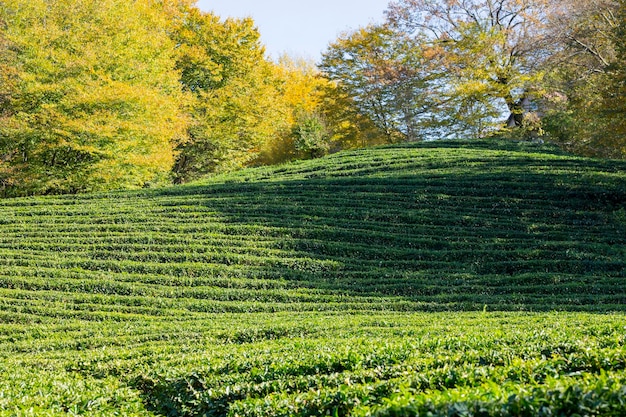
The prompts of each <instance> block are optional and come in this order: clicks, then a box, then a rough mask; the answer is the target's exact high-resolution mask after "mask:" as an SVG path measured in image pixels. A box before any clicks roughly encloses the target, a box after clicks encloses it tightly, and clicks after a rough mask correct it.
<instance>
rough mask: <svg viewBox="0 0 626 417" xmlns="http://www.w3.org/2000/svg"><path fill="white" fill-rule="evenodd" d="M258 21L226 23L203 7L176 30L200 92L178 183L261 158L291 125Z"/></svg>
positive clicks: (185, 70)
mask: <svg viewBox="0 0 626 417" xmlns="http://www.w3.org/2000/svg"><path fill="white" fill-rule="evenodd" d="M259 37H260V35H259V33H258V31H257V29H256V28H255V26H254V22H253V21H252V20H251V19H241V20H239V19H226V20H225V21H222V20H221V19H220V18H219V17H218V16H215V15H213V14H211V13H203V12H201V11H200V10H198V9H197V8H195V7H188V8H187V9H186V10H184V13H183V14H182V18H181V19H180V21H179V24H178V26H177V27H176V29H175V31H174V39H175V41H176V43H177V44H178V45H179V48H178V53H179V55H178V59H177V68H178V69H179V70H180V71H181V74H182V75H181V82H182V84H183V87H184V89H185V91H188V92H189V93H190V94H191V95H192V100H191V103H190V113H191V118H192V122H191V126H190V127H189V130H188V138H187V141H185V142H184V143H181V145H180V146H179V147H178V151H179V155H178V157H177V160H176V164H175V166H174V174H175V176H176V180H177V181H178V182H185V181H189V180H191V179H194V178H198V177H200V176H202V175H205V174H208V173H211V172H216V171H220V170H229V169H235V168H240V167H242V166H245V165H246V164H248V163H250V162H251V161H253V160H255V158H256V157H257V156H258V155H259V153H260V151H261V147H262V146H263V145H264V144H265V143H267V142H268V141H269V140H271V138H272V137H274V136H275V135H276V134H277V132H279V131H280V130H281V129H284V128H286V127H285V125H286V122H284V121H283V120H284V117H283V116H284V113H285V110H284V108H283V107H282V106H281V102H280V100H278V99H277V94H278V92H277V83H278V81H277V80H276V78H275V76H274V73H273V67H272V65H271V64H270V63H269V62H268V61H266V60H265V58H264V48H263V46H262V45H261V43H260V41H259Z"/></svg>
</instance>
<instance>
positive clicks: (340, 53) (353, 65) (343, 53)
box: [320, 25, 437, 142]
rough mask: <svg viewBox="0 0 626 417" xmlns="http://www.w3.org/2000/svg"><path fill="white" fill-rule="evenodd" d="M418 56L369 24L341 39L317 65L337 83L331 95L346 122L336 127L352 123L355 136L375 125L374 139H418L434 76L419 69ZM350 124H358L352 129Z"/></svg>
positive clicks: (425, 122) (420, 57) (400, 39)
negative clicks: (339, 107) (339, 104)
mask: <svg viewBox="0 0 626 417" xmlns="http://www.w3.org/2000/svg"><path fill="white" fill-rule="evenodd" d="M421 52H422V51H420V50H417V49H414V48H413V47H412V45H411V44H410V43H409V42H406V39H405V38H404V37H403V36H402V35H401V34H399V33H397V32H394V31H392V30H391V29H390V28H389V27H387V26H380V25H378V26H377V25H370V26H367V27H364V28H360V29H357V30H355V31H353V32H348V33H345V34H343V35H341V36H340V37H339V38H338V39H337V40H336V41H335V42H334V43H332V44H331V45H330V47H329V48H328V50H327V51H326V52H325V53H324V54H323V57H322V62H321V64H320V68H321V70H322V72H323V74H324V76H325V77H327V78H328V79H329V80H330V81H331V82H333V83H334V84H335V88H334V91H331V92H330V93H329V94H330V95H332V96H333V97H332V98H333V99H334V100H335V102H336V103H341V106H342V107H343V109H340V110H339V111H338V112H336V114H337V115H341V116H343V119H344V120H343V121H341V120H338V121H337V122H335V124H338V125H341V124H342V123H345V124H346V125H348V126H350V125H351V123H350V121H352V129H353V131H354V134H358V133H357V132H367V131H368V130H371V127H372V126H373V127H375V128H376V130H377V132H376V134H375V135H376V136H379V137H383V138H385V140H386V141H387V142H395V141H398V140H419V139H422V138H423V137H424V134H425V131H426V130H427V127H428V123H429V122H430V113H429V111H430V109H431V108H432V106H433V105H434V101H433V97H432V96H433V91H435V90H437V85H436V82H435V80H436V78H437V77H436V76H433V75H432V74H425V73H424V72H423V71H422V70H423V63H424V60H425V57H424V56H423V54H422V53H421ZM356 114H358V115H359V116H360V119H359V118H357V117H355V115H356ZM335 117H336V116H335ZM354 121H357V122H360V123H361V124H362V126H359V125H356V126H354V125H353V124H354ZM362 134H363V133H361V135H362ZM353 140H354V139H353ZM356 142H358V139H356Z"/></svg>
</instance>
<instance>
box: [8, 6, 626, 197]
mask: <svg viewBox="0 0 626 417" xmlns="http://www.w3.org/2000/svg"><path fill="white" fill-rule="evenodd" d="M386 15H387V19H386V21H385V22H384V23H382V24H380V25H370V26H367V27H364V28H359V29H357V30H355V31H353V32H350V33H346V34H343V35H341V36H340V37H339V38H338V39H337V40H336V41H335V42H334V43H332V44H331V45H330V46H329V48H328V50H327V51H326V52H325V54H324V55H323V58H322V61H321V63H320V65H319V66H318V67H316V66H315V65H313V64H311V63H308V62H305V61H302V60H296V59H291V58H289V57H283V58H281V59H279V60H278V61H277V62H275V61H272V60H269V59H268V58H267V57H266V55H265V51H264V48H263V45H262V44H261V43H260V40H259V37H260V36H259V33H258V31H257V29H256V28H255V25H254V22H253V21H252V20H251V19H221V18H220V17H218V16H215V15H213V14H211V13H204V12H201V11H200V10H199V9H197V8H196V7H195V1H193V0H133V1H128V0H108V1H106V2H102V1H97V0H55V1H52V0H4V1H2V2H0V193H1V194H2V195H5V196H16V195H28V194H47V193H76V192H88V191H97V190H107V189H118V188H138V187H145V186H150V185H156V184H165V183H172V182H175V183H181V182H186V181H190V180H193V179H196V178H199V177H201V176H203V175H206V174H208V173H212V172H219V171H225V170H231V169H236V168H240V167H244V166H250V165H260V164H270V163H277V162H281V161H286V160H290V159H294V158H309V157H316V156H320V155H323V154H325V153H327V152H331V151H334V150H339V149H342V148H349V147H358V146H367V145H371V144H376V143H382V142H396V141H406V140H423V139H434V138H447V137H485V136H490V135H497V134H506V135H507V136H508V137H520V138H539V137H541V138H545V139H548V140H554V141H557V142H559V143H561V144H562V145H563V146H565V147H567V148H568V149H570V150H574V151H577V152H580V153H586V154H593V155H599V156H606V157H618V158H623V157H624V156H625V155H626V145H625V140H624V137H625V133H626V121H625V118H624V115H625V113H626V104H625V102H624V99H623V97H624V93H626V87H625V82H626V69H625V68H626V65H625V64H626V50H625V48H624V37H625V36H626V35H625V33H626V28H625V26H626V24H625V21H626V19H625V17H626V12H625V0H594V1H592V2H578V3H576V2H574V1H573V0H559V1H557V2H554V1H550V2H548V1H547V0H448V1H443V0H400V1H396V2H392V3H390V5H389V8H388V10H387V14H386Z"/></svg>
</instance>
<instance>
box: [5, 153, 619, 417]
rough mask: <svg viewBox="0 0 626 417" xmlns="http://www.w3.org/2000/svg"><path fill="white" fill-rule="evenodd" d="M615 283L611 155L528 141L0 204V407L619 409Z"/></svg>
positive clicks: (242, 412)
mask: <svg viewBox="0 0 626 417" xmlns="http://www.w3.org/2000/svg"><path fill="white" fill-rule="evenodd" d="M625 278H626V163H624V162H619V161H601V160H594V159H584V158H577V157H573V156H570V155H566V154H562V153H560V152H558V151H556V150H554V149H552V148H549V147H544V146H539V145H533V144H528V143H504V142H502V143H498V142H488V141H485V142H463V141H459V142H437V143H424V144H419V145H411V146H393V147H383V148H378V149H373V150H359V151H352V152H344V153H341V154H337V155H333V156H330V157H327V158H324V159H321V160H315V161H303V162H298V163H293V164H288V165H284V166H279V167H264V168H256V169H250V170H245V171H242V172H238V173H233V174H228V175H222V176H219V177H214V178H211V179H208V180H205V181H204V182H201V183H196V184H192V185H187V186H181V187H172V188H167V189H155V190H149V189H147V190H143V191H136V192H120V193H108V194H91V195H82V196H55V197H38V198H21V199H11V200H0V416H16V415H18V416H22V415H24V416H26V415H33V416H46V415H54V416H56V415H103V416H104V415H116V414H117V415H143V416H150V415H152V416H154V415H169V416H175V415H185V416H196V415H208V416H225V415H233V416H235V415H237V416H254V415H256V416H262V415H263V416H266V415H267V416H271V415H275V416H278V415H283V416H288V415H300V416H305V415H306V416H312V415H355V416H365V415H380V416H387V415H389V416H391V415H407V416H409V415H417V414H420V413H421V414H425V413H431V415H446V416H447V415H453V416H454V415H458V416H461V415H476V416H480V415H490V416H492V415H493V416H496V415H497V416H509V415H510V416H513V415H515V416H518V415H528V416H531V415H532V416H535V415H572V414H574V413H578V414H580V415H598V416H600V415H615V416H618V415H624V414H626V412H625V411H624V409H623V404H625V403H626V400H625V398H624V395H625V393H624V389H623V386H624V380H625V378H626V377H625V374H624V362H625V348H624V335H625V333H626V329H625V327H624V326H625V325H626V324H625V323H626V320H625V319H624V315H623V314H624V313H623V312H624V311H625V310H626V284H625ZM491 311H499V312H495V313H491ZM516 311H517V313H515V312H516ZM537 311H542V312H543V313H530V312H537ZM550 311H561V313H549V312H550ZM505 312H506V313H505ZM590 313H593V314H590ZM598 313H599V314H598ZM576 407H578V408H576ZM620 407H621V408H620ZM550 413H552V414H550Z"/></svg>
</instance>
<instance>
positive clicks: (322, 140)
mask: <svg viewBox="0 0 626 417" xmlns="http://www.w3.org/2000/svg"><path fill="white" fill-rule="evenodd" d="M293 136H294V137H295V140H294V145H295V148H296V150H298V151H300V152H302V153H303V154H304V155H307V156H309V157H311V158H318V157H320V156H323V155H324V154H326V153H327V152H328V150H329V148H330V134H329V131H328V128H327V127H326V124H325V123H324V120H323V119H322V118H321V117H320V116H319V115H317V114H304V115H302V116H300V118H299V120H298V121H297V124H296V126H294V128H293Z"/></svg>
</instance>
